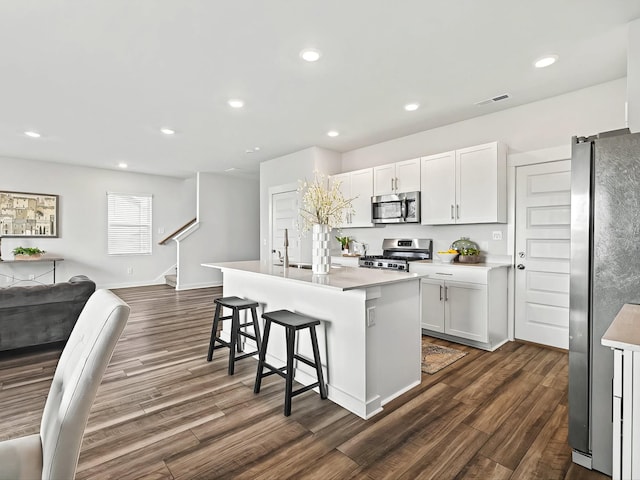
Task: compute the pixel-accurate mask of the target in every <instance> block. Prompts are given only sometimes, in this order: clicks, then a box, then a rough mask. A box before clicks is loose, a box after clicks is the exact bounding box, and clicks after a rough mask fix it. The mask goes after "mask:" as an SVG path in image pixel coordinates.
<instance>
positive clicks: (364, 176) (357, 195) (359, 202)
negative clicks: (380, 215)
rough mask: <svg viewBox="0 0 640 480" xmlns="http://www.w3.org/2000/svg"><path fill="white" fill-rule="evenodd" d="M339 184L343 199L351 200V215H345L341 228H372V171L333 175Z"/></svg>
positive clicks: (367, 169)
mask: <svg viewBox="0 0 640 480" xmlns="http://www.w3.org/2000/svg"><path fill="white" fill-rule="evenodd" d="M331 178H332V180H333V181H339V182H340V191H341V192H342V195H343V196H344V198H353V202H352V203H351V205H352V206H353V210H354V211H353V213H347V215H346V218H345V223H344V224H343V225H341V228H355V227H373V223H371V197H372V196H373V169H372V168H364V169H362V170H355V171H353V172H346V173H341V174H338V175H333V176H332V177H331Z"/></svg>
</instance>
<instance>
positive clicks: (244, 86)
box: [0, 0, 640, 177]
mask: <svg viewBox="0 0 640 480" xmlns="http://www.w3.org/2000/svg"><path fill="white" fill-rule="evenodd" d="M639 17H640V1H637V0H560V1H559V0H536V1H526V0H482V1H481V0H441V1H440V0H439V1H435V0H400V1H395V2H392V1H389V0H268V1H267V0H55V1H52V0H3V1H2V2H0V157H1V156H4V157H11V158H23V159H36V160H45V161H52V162H62V163H70V164H78V165H86V166H93V167H100V168H117V167H116V164H117V163H118V162H120V161H124V162H126V163H128V164H129V170H130V171H136V172H145V173H155V174H161V175H171V176H182V177H186V176H190V175H192V174H193V172H195V171H204V172H221V171H224V170H226V169H228V168H231V167H235V168H238V169H242V171H246V172H257V170H258V163H259V162H260V161H263V160H267V159H271V158H274V157H278V156H280V155H283V154H286V153H290V152H293V151H297V150H300V149H303V148H306V147H309V146H312V145H318V146H321V147H325V148H329V149H333V150H337V151H341V152H344V151H349V150H353V149H355V148H359V147H362V146H366V145H371V144H373V143H377V142H380V141H384V140H388V139H391V138H396V137H400V136H403V135H408V134H411V133H415V132H418V131H422V130H427V129H430V128H433V127H436V126H439V125H444V124H448V123H452V122H456V121H460V120H463V119H467V118H471V117H475V116H479V115H484V114H487V113H490V112H493V111H497V110H501V109H505V108H510V107H513V106H516V105H519V104H523V103H528V102H532V101H536V100H539V99H542V98H546V97H550V96H554V95H558V94H562V93H564V92H568V91H571V90H575V89H578V88H583V87H586V86H590V85H595V84H598V83H602V82H605V81H608V80H612V79H616V78H620V77H624V76H625V75H626V54H627V31H628V22H629V21H631V20H633V19H636V18H639ZM305 47H315V48H317V49H319V50H320V51H321V52H322V58H321V59H320V60H319V61H318V62H316V63H307V62H304V61H302V60H301V59H300V58H299V52H300V50H302V49H303V48H305ZM546 53H555V54H557V55H559V57H560V59H559V61H558V62H557V63H556V64H555V65H553V66H551V67H549V68H546V69H539V70H537V69H534V68H533V67H532V62H533V60H534V59H536V58H537V57H539V56H541V55H543V54H546ZM502 93H509V94H510V95H511V98H510V99H509V100H506V101H503V102H499V103H495V104H491V105H485V106H476V105H474V104H475V103H476V102H478V101H481V100H484V99H487V98H491V97H494V96H496V95H499V94H502ZM229 98H241V99H244V101H245V107H244V108H243V109H239V110H234V109H232V108H230V107H229V106H228V105H227V100H228V99H229ZM409 102H418V103H420V105H421V108H420V109H418V110H417V111H415V112H406V111H404V109H403V106H404V105H405V104H406V103H409ZM164 126H168V127H171V128H174V129H176V130H177V131H178V134H177V135H174V136H172V137H167V136H164V135H162V134H161V133H159V128H160V127H164ZM331 129H336V130H338V131H340V132H341V135H340V136H338V137H335V138H330V137H328V136H327V135H326V132H327V131H328V130H331ZM25 130H35V131H38V132H40V133H41V134H42V137H41V138H39V139H32V138H28V137H26V136H25V135H24V134H23V132H24V131H25ZM256 146H257V147H260V151H258V152H254V153H246V152H245V150H246V149H253V148H254V147H256Z"/></svg>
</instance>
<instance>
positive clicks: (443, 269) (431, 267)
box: [409, 263, 489, 285]
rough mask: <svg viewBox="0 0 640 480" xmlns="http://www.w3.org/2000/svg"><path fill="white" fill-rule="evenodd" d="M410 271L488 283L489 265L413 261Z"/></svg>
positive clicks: (433, 276)
mask: <svg viewBox="0 0 640 480" xmlns="http://www.w3.org/2000/svg"><path fill="white" fill-rule="evenodd" d="M409 271H410V272H413V273H422V274H424V273H426V274H428V276H429V277H428V278H433V279H440V280H454V281H456V282H468V283H479V284H482V285H486V284H487V277H488V272H489V267H480V266H476V267H466V266H460V265H443V264H439V263H435V264H425V263H422V264H417V263H412V264H411V265H410V266H409Z"/></svg>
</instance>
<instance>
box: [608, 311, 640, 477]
mask: <svg viewBox="0 0 640 480" xmlns="http://www.w3.org/2000/svg"><path fill="white" fill-rule="evenodd" d="M602 344H603V345H604V346H607V347H611V348H612V349H613V385H612V397H613V398H612V401H613V419H612V420H613V451H612V455H613V458H612V472H611V477H612V479H613V480H633V479H637V478H640V456H639V455H638V452H639V451H640V305H635V304H625V305H623V306H622V308H621V309H620V312H618V314H617V315H616V317H615V318H614V320H613V322H611V325H610V326H609V328H608V329H607V331H606V332H605V334H604V336H603V337H602Z"/></svg>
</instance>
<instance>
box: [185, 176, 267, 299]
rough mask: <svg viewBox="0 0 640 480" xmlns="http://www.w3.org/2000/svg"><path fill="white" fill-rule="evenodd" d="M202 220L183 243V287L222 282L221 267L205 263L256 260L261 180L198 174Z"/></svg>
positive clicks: (199, 205) (200, 215)
mask: <svg viewBox="0 0 640 480" xmlns="http://www.w3.org/2000/svg"><path fill="white" fill-rule="evenodd" d="M197 182H198V188H197V190H198V212H199V215H198V222H199V228H198V230H196V231H195V233H193V235H191V236H189V237H187V238H185V239H184V240H182V241H181V242H180V247H179V248H180V252H179V259H178V269H179V272H180V273H179V275H180V289H181V290H183V289H188V288H198V287H204V286H210V285H222V274H221V273H220V271H219V270H217V269H212V268H205V267H202V266H201V264H202V263H214V262H229V261H236V260H256V259H257V258H258V256H259V254H260V250H259V246H260V236H259V233H260V232H259V225H260V218H259V215H260V210H259V205H260V198H259V188H258V179H253V178H244V177H235V176H231V175H217V174H212V173H199V174H198V180H197Z"/></svg>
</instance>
